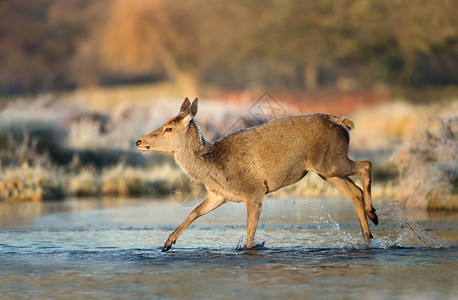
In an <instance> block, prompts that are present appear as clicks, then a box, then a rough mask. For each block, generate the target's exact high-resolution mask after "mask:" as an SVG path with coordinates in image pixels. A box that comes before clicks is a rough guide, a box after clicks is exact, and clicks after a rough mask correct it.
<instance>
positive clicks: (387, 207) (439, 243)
mask: <svg viewBox="0 0 458 300" xmlns="http://www.w3.org/2000/svg"><path fill="white" fill-rule="evenodd" d="M377 215H378V217H379V219H380V220H392V221H395V222H397V223H398V224H399V225H400V226H401V228H406V229H407V231H404V232H402V233H401V234H400V235H399V236H398V237H397V238H396V240H395V241H394V244H393V245H394V246H401V243H402V242H403V241H404V240H405V239H406V238H407V236H408V235H410V236H412V237H413V238H414V239H416V240H417V242H418V243H419V244H420V246H421V247H427V248H432V249H437V248H446V247H448V244H447V242H445V241H444V240H442V239H440V238H439V237H437V236H435V235H433V234H431V233H429V232H427V231H426V230H425V229H424V228H423V227H421V226H420V225H419V224H418V223H417V222H416V221H415V220H413V219H412V217H411V215H410V213H409V211H408V210H407V209H406V208H404V207H403V205H402V203H401V202H399V201H391V202H385V203H383V204H382V205H381V206H380V207H379V208H378V209H377ZM382 244H385V243H382ZM385 245H386V244H385Z"/></svg>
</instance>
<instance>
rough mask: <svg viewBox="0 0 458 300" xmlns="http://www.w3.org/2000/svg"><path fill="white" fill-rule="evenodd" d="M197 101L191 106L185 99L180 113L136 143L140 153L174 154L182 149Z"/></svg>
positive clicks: (195, 111)
mask: <svg viewBox="0 0 458 300" xmlns="http://www.w3.org/2000/svg"><path fill="white" fill-rule="evenodd" d="M197 104H198V99H197V98H196V99H194V101H193V102H192V104H191V101H189V98H188V97H186V98H185V99H184V101H183V104H182V105H181V108H180V112H179V113H178V115H177V116H176V117H174V118H171V119H170V120H168V121H167V122H165V124H164V125H162V126H161V127H159V128H158V129H156V130H154V131H152V132H150V133H148V134H147V135H145V136H144V137H142V138H141V139H139V140H138V141H137V143H136V145H137V147H138V149H139V150H141V151H161V152H175V151H176V150H177V149H179V148H181V147H183V145H185V144H186V142H187V140H188V139H189V135H188V130H189V126H190V123H191V121H192V119H193V118H194V116H195V115H196V114H197Z"/></svg>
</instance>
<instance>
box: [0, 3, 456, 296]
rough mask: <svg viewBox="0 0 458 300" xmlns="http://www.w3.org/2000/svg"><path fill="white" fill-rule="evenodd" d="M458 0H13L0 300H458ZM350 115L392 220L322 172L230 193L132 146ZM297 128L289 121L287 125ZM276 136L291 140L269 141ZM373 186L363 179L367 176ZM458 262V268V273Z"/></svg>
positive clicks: (2, 143) (4, 43) (1, 80)
mask: <svg viewBox="0 0 458 300" xmlns="http://www.w3.org/2000/svg"><path fill="white" fill-rule="evenodd" d="M457 12H458V2H457V1H456V0H389V1H386V0H347V1H344V0H253V1H247V0H234V1H225V0H221V1H219V0H194V1H191V0H181V1H178V0H176V1H175V0H0V298H5V299H24V298H27V299H29V298H33V299H42V298H43V299H68V298H71V299H88V298H89V299H107V298H108V299H111V298H123V299H162V298H179V299H182V298H198V299H251V298H267V299H304V298H306V299H361V298H363V299H366V298H367V299H456V295H458V282H457V278H458V277H457V276H456V270H457V269H458V268H457V257H458V255H457V252H458V251H457V249H458V248H457V245H458V229H457V228H458V217H457V214H458V157H457V153H458V143H457V139H458V13H457ZM186 96H187V97H190V98H191V100H192V99H194V98H195V97H199V109H198V114H197V116H196V118H195V119H196V120H197V122H198V123H199V124H200V127H201V129H202V131H203V133H204V135H205V137H206V138H207V140H209V141H214V140H216V139H219V138H222V137H223V136H225V135H226V134H227V133H229V132H233V131H234V130H237V129H240V128H244V127H249V126H253V125H257V124H259V123H262V122H265V121H267V120H270V119H273V118H277V117H282V116H286V115H297V114H309V113H317V112H321V113H328V114H334V115H345V116H347V117H350V118H351V119H352V120H353V121H354V123H355V128H354V129H352V131H351V141H350V153H349V156H350V158H352V159H354V160H370V161H371V162H372V166H373V167H372V176H373V177H372V178H373V180H372V196H373V197H372V199H373V205H374V207H375V208H376V209H377V214H378V218H379V221H380V222H379V225H378V226H375V225H374V224H372V223H371V224H370V229H371V232H372V234H373V236H374V239H372V240H371V242H370V243H366V242H364V240H363V239H362V235H361V231H360V225H359V224H358V217H357V215H356V211H355V209H354V205H353V203H352V202H351V201H350V200H348V199H346V198H345V196H344V195H342V194H341V193H339V192H338V191H337V190H336V189H335V188H333V187H332V186H331V185H329V184H328V183H326V182H324V181H323V180H322V179H321V178H319V177H318V176H316V175H314V174H312V172H310V173H309V174H308V175H307V176H306V178H304V179H303V180H301V181H300V182H299V183H296V184H295V185H292V186H288V187H285V188H283V189H281V190H279V191H277V192H275V193H273V194H270V195H268V196H267V197H266V199H265V201H264V203H263V207H262V214H261V218H260V222H259V226H258V230H257V232H256V239H255V245H256V246H255V249H254V250H253V249H246V247H245V245H246V233H247V231H246V208H245V206H244V205H243V204H240V203H239V204H234V203H227V204H225V205H223V206H222V207H220V208H218V210H216V211H214V212H212V213H210V214H208V215H206V216H204V217H202V218H201V219H199V220H197V221H196V222H194V223H193V224H192V225H191V226H190V227H189V228H188V229H187V230H186V231H185V232H184V233H183V235H182V236H180V238H179V239H178V241H177V243H176V244H175V245H173V247H172V249H170V250H169V252H167V253H162V252H161V251H160V250H161V249H162V246H163V245H164V242H165V241H166V240H167V237H168V236H169V234H170V233H172V231H173V229H174V228H176V226H178V225H179V224H180V222H182V221H183V220H184V219H185V218H186V216H187V215H188V214H189V213H190V211H191V210H192V207H194V206H195V205H196V204H197V203H198V202H199V201H201V200H202V197H203V195H204V194H205V193H206V191H205V190H202V185H201V184H199V183H198V182H195V181H190V180H189V178H188V177H186V175H185V174H183V171H181V170H180V168H179V167H178V166H177V164H176V163H175V162H174V160H173V157H172V156H171V155H170V154H160V153H150V152H149V153H146V154H145V153H141V152H140V151H139V150H138V149H137V148H136V146H135V142H136V141H137V140H138V139H139V138H141V137H143V136H144V135H146V134H147V133H149V132H151V131H152V130H154V129H156V128H157V127H158V126H160V125H162V123H163V122H165V121H166V120H168V119H169V118H171V117H173V116H174V115H176V114H177V113H178V111H179V107H180V105H181V103H182V101H183V99H184V98H185V97H186ZM285 134H286V133H285ZM272 147H275V145H272ZM354 179H355V180H356V183H357V184H359V185H360V184H361V182H360V181H358V178H354ZM454 274H455V275H454Z"/></svg>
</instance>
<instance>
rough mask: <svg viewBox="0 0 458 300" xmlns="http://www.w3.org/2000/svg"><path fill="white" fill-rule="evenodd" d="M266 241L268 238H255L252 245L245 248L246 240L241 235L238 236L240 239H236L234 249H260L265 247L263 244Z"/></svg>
mask: <svg viewBox="0 0 458 300" xmlns="http://www.w3.org/2000/svg"><path fill="white" fill-rule="evenodd" d="M267 241H268V239H266V240H262V241H258V240H256V239H255V240H254V242H253V246H252V247H251V248H247V247H246V244H247V241H246V239H245V237H244V236H242V237H241V238H240V240H239V241H238V243H237V246H236V247H235V250H236V251H244V250H262V249H266V247H265V244H266V242H267Z"/></svg>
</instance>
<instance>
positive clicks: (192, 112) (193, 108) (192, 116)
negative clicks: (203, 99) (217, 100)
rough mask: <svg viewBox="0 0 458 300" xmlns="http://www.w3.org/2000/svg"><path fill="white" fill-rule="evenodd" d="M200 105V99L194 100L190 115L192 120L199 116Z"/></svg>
mask: <svg viewBox="0 0 458 300" xmlns="http://www.w3.org/2000/svg"><path fill="white" fill-rule="evenodd" d="M198 104H199V99H197V97H196V99H194V101H192V104H191V113H190V114H189V115H190V117H191V118H194V117H195V116H196V115H197V106H198Z"/></svg>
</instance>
